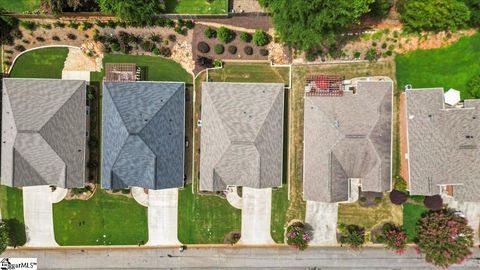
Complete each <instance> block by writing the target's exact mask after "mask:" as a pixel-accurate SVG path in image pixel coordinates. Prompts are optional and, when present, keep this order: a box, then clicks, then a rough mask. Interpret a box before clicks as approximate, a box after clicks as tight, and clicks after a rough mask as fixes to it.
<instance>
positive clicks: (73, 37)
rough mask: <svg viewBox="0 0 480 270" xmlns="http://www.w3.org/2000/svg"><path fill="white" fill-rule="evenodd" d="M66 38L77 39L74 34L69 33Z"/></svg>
mask: <svg viewBox="0 0 480 270" xmlns="http://www.w3.org/2000/svg"><path fill="white" fill-rule="evenodd" d="M67 38H68V39H71V40H75V39H77V36H75V34H72V33H69V34H67Z"/></svg>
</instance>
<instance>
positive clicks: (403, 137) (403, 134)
mask: <svg viewBox="0 0 480 270" xmlns="http://www.w3.org/2000/svg"><path fill="white" fill-rule="evenodd" d="M405 99H406V96H405V92H404V93H402V94H400V119H399V120H400V176H401V177H402V178H403V179H404V180H405V182H406V183H407V184H408V183H409V173H408V160H407V159H406V154H407V151H408V149H407V123H406V122H407V118H406V107H405V106H406V104H405V102H406V100H405Z"/></svg>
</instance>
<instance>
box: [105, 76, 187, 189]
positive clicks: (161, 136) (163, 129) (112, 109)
mask: <svg viewBox="0 0 480 270" xmlns="http://www.w3.org/2000/svg"><path fill="white" fill-rule="evenodd" d="M184 129H185V84H184V83H166V82H104V83H103V132H102V187H103V188H107V189H121V188H127V187H131V186H136V187H143V188H149V189H164V188H174V187H181V186H183V177H184V165H183V161H184V147H185V146H184V140H185V138H184Z"/></svg>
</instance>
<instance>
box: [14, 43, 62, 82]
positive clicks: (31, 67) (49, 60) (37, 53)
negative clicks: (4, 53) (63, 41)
mask: <svg viewBox="0 0 480 270" xmlns="http://www.w3.org/2000/svg"><path fill="white" fill-rule="evenodd" d="M67 55H68V48H45V49H38V50H34V51H31V52H27V53H25V54H22V55H21V56H20V57H19V58H18V59H17V61H16V62H15V65H14V66H13V68H12V71H11V72H10V77H12V78H46V79H61V78H62V70H63V65H64V63H65V60H66V59H67Z"/></svg>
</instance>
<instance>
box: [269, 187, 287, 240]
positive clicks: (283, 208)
mask: <svg viewBox="0 0 480 270" xmlns="http://www.w3.org/2000/svg"><path fill="white" fill-rule="evenodd" d="M289 204H290V201H289V200H288V187H287V185H286V184H284V185H283V187H281V188H278V189H273V190H272V217H271V224H270V234H271V235H272V239H273V241H275V242H277V243H279V244H283V243H284V233H285V225H286V223H287V222H288V221H287V220H286V213H287V210H288V206H289Z"/></svg>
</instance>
